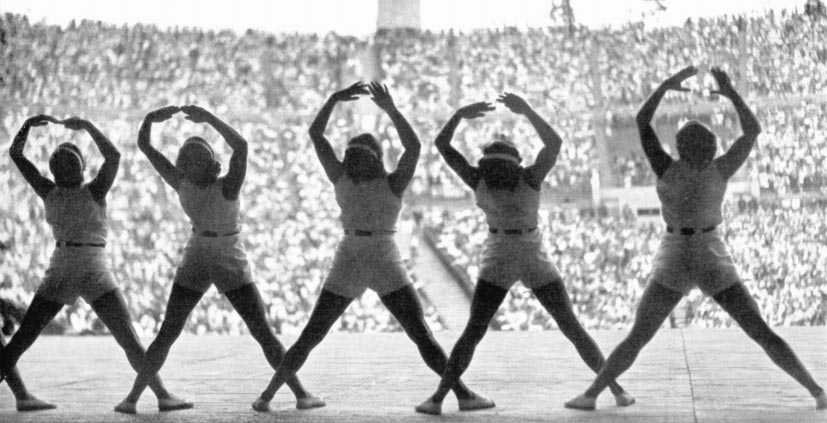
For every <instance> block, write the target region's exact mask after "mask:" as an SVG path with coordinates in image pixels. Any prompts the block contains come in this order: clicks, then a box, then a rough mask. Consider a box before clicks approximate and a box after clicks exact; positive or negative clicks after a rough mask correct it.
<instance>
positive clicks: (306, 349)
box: [253, 289, 353, 411]
mask: <svg viewBox="0 0 827 423" xmlns="http://www.w3.org/2000/svg"><path fill="white" fill-rule="evenodd" d="M352 301H353V298H347V297H343V296H341V295H337V294H334V293H332V292H330V291H328V290H325V289H323V290H322V294H321V295H319V299H318V300H317V301H316V306H315V307H314V308H313V313H311V314H310V320H309V321H308V322H307V325H306V326H305V327H304V329H303V330H302V333H301V335H300V336H299V339H297V340H296V343H295V344H293V346H292V347H290V349H289V350H287V353H285V354H284V359H283V360H282V361H281V364H279V368H278V370H276V374H275V375H273V378H272V379H271V380H270V384H269V385H267V389H265V390H264V392H262V393H261V396H260V397H259V398H258V399H256V400H255V402H253V409H254V410H256V411H268V410H269V409H270V400H272V399H273V396H274V395H275V394H276V391H278V390H279V388H281V386H282V385H284V384H285V383H286V382H287V380H288V379H290V378H291V377H292V376H293V375H295V374H296V372H297V371H299V369H300V368H301V366H302V364H304V362H305V361H306V360H307V357H308V356H309V355H310V352H311V351H313V348H315V347H316V346H317V345H319V343H320V342H322V339H324V337H325V336H326V335H327V332H328V331H329V330H330V328H331V327H333V324H334V323H336V320H337V319H338V318H339V316H341V315H342V313H344V312H345V309H347V307H348V306H349V305H350V303H351V302H352Z"/></svg>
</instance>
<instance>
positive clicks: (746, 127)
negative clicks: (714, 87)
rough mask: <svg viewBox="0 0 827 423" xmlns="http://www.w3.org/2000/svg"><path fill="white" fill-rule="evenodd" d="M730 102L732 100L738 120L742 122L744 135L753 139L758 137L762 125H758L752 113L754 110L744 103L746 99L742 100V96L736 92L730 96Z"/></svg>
mask: <svg viewBox="0 0 827 423" xmlns="http://www.w3.org/2000/svg"><path fill="white" fill-rule="evenodd" d="M730 100H732V105H733V106H735V111H736V112H737V113H738V120H739V121H740V122H741V129H742V130H743V131H744V135H746V136H748V137H753V138H754V137H757V136H758V134H760V133H761V124H760V123H758V119H757V118H756V117H755V114H754V113H752V110H750V108H749V106H747V104H746V103H745V102H744V99H743V98H741V95H740V94H738V93H737V92H736V91H735V90H733V91H732V93H731V94H730Z"/></svg>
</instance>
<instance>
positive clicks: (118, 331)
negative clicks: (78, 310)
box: [91, 289, 193, 411]
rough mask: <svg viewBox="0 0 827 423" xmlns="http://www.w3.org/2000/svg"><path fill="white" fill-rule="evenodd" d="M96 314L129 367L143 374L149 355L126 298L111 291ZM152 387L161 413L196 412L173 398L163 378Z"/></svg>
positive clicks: (94, 307)
mask: <svg viewBox="0 0 827 423" xmlns="http://www.w3.org/2000/svg"><path fill="white" fill-rule="evenodd" d="M91 305H92V310H94V311H95V313H96V314H97V315H98V317H99V318H100V319H101V321H103V324H104V325H106V327H107V328H109V331H110V332H111V333H112V336H113V337H114V338H115V342H117V343H118V345H120V346H121V348H122V349H123V350H124V352H125V353H126V358H127V360H128V361H129V365H130V366H132V368H133V369H134V370H135V371H136V372H137V371H139V370H141V365H142V364H143V361H144V355H145V353H146V351H145V350H144V346H143V345H141V341H140V340H139V339H138V334H137V333H135V328H134V327H133V326H132V317H131V316H130V315H129V310H128V309H127V307H126V301H124V298H123V295H121V292H120V291H119V290H117V289H115V290H112V291H109V292H108V293H106V294H104V295H102V296H101V297H99V298H98V299H96V300H95V301H93V302H92V304H91ZM149 387H150V389H152V391H153V392H154V393H155V396H156V397H157V398H158V408H159V409H160V410H161V411H170V410H181V409H186V408H192V405H193V404H192V403H191V402H187V401H184V400H182V399H180V398H176V397H175V396H173V395H171V394H170V393H169V392H168V391H167V390H166V388H165V387H164V384H163V382H161V377H160V376H158V375H157V374H156V375H154V376H153V377H152V378H151V379H150V381H149Z"/></svg>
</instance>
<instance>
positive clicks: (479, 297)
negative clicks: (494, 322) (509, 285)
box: [468, 279, 508, 327]
mask: <svg viewBox="0 0 827 423" xmlns="http://www.w3.org/2000/svg"><path fill="white" fill-rule="evenodd" d="M506 295H508V290H507V289H505V288H502V287H500V286H498V285H495V284H493V283H491V282H488V281H485V280H482V279H480V280H478V281H477V286H476V288H474V297H473V298H472V299H471V315H470V317H469V322H468V323H469V325H471V324H481V325H485V326H486V327H487V326H488V323H489V322H491V319H492V318H493V317H494V314H496V313H497V310H498V309H499V308H500V305H501V304H502V303H503V300H504V299H505V296H506Z"/></svg>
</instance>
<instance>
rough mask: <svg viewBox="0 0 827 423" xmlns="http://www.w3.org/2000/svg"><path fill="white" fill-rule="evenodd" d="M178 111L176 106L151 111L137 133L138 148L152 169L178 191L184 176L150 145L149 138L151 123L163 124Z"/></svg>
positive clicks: (150, 135)
mask: <svg viewBox="0 0 827 423" xmlns="http://www.w3.org/2000/svg"><path fill="white" fill-rule="evenodd" d="M179 111H181V109H180V108H179V107H177V106H167V107H163V108H160V109H158V110H153V111H151V112H149V113H147V115H146V117H145V118H144V122H143V123H142V124H141V129H140V130H139V131H138V148H139V149H140V150H141V152H142V153H144V155H145V156H146V158H147V159H149V163H151V164H152V167H154V168H155V170H156V171H157V172H158V173H159V174H160V175H161V178H163V179H164V181H165V182H166V183H167V184H168V185H169V186H171V187H172V189H174V190H177V189H178V185H180V184H181V180H182V179H183V178H184V175H183V174H182V173H181V171H180V170H178V168H177V167H175V165H174V164H172V162H170V161H169V159H167V158H166V157H165V156H164V155H163V154H161V152H160V151H158V150H156V149H155V147H153V146H152V144H150V138H151V137H152V124H153V123H160V122H163V121H165V120H167V119H169V118H171V117H172V115H174V114H176V113H178V112H179Z"/></svg>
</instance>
